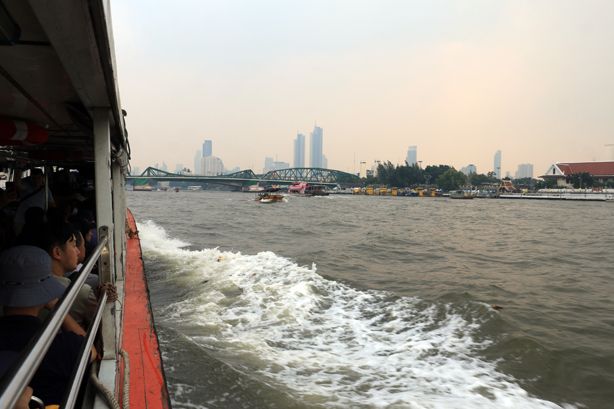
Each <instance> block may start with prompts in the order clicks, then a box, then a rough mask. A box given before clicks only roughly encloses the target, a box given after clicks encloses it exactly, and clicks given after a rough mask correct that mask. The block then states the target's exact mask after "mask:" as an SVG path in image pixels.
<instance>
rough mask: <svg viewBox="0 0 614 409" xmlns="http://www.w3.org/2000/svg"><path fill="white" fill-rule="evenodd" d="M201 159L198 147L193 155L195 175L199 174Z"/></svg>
mask: <svg viewBox="0 0 614 409" xmlns="http://www.w3.org/2000/svg"><path fill="white" fill-rule="evenodd" d="M202 160H203V155H202V152H201V150H200V149H199V150H197V151H196V154H195V155H194V174H195V175H200V172H201V169H200V166H201V163H202Z"/></svg>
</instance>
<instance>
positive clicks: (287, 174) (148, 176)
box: [127, 167, 359, 187]
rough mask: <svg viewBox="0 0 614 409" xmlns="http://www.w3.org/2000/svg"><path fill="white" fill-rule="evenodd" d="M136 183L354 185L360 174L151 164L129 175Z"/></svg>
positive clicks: (307, 169)
mask: <svg viewBox="0 0 614 409" xmlns="http://www.w3.org/2000/svg"><path fill="white" fill-rule="evenodd" d="M127 179H128V180H129V181H132V182H133V183H135V184H137V183H140V184H143V183H149V184H151V183H152V182H166V181H168V182H189V183H215V184H221V185H228V186H233V187H242V186H246V185H253V184H256V183H262V184H276V185H290V184H291V183H293V182H307V183H311V184H314V185H322V186H329V187H334V186H337V185H351V184H355V183H357V182H358V181H359V178H358V176H356V175H352V174H351V173H347V172H342V171H339V170H333V169H323V168H289V169H278V170H272V171H270V172H267V173H265V174H263V175H258V174H256V173H254V171H252V170H251V169H246V170H241V171H239V172H235V173H230V174H227V175H218V176H200V175H191V174H180V173H172V172H167V171H165V170H161V169H156V168H152V167H148V168H147V169H145V170H144V171H143V173H141V174H140V175H138V176H135V175H132V176H128V177H127Z"/></svg>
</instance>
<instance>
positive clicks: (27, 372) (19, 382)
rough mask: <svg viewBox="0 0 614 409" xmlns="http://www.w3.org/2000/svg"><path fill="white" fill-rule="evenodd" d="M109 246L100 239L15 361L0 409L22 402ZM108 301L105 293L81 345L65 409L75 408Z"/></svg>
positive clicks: (0, 388) (0, 389)
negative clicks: (92, 272) (24, 394)
mask: <svg viewBox="0 0 614 409" xmlns="http://www.w3.org/2000/svg"><path fill="white" fill-rule="evenodd" d="M107 243H108V239H107V238H106V237H101V238H100V241H99V243H98V246H96V248H95V249H94V251H93V252H92V254H91V256H90V257H89V259H88V261H87V262H86V263H85V265H84V266H83V268H82V269H81V272H80V273H79V275H78V277H77V278H76V279H75V280H74V281H73V282H72V283H71V285H70V286H69V287H68V288H67V290H66V292H65V293H64V295H63V296H62V298H61V299H60V301H59V302H58V303H57V305H56V307H55V308H54V309H53V311H51V313H50V314H49V316H48V317H47V319H46V320H45V322H44V323H43V326H42V328H41V329H40V330H39V332H38V333H37V334H36V335H34V336H33V338H32V340H31V341H30V343H29V344H28V345H27V346H26V348H25V349H24V351H22V353H21V355H20V356H19V359H18V360H17V362H15V363H14V364H13V365H12V367H11V369H10V370H9V371H8V372H7V373H5V376H4V378H3V380H2V382H0V408H12V407H14V406H15V404H16V403H17V401H18V400H19V397H20V396H21V394H22V392H23V390H24V388H25V386H26V385H28V384H29V382H30V380H31V379H32V377H33V376H34V374H35V373H36V370H37V369H38V367H39V365H40V364H41V362H42V361H43V359H44V357H45V354H46V353H47V351H48V350H49V348H50V347H51V344H52V342H53V340H54V339H55V335H56V334H57V332H58V330H59V329H60V327H61V325H62V322H63V321H64V318H65V317H66V315H67V314H68V312H69V311H70V308H71V306H72V304H73V302H74V301H75V299H76V298H77V296H78V294H79V291H80V290H81V287H83V285H84V284H85V281H86V279H87V276H88V275H89V273H90V272H91V271H92V270H93V268H94V266H95V265H96V262H97V261H98V259H99V258H100V255H101V254H103V253H106V252H108V248H107ZM106 300H107V295H106V293H104V294H103V296H102V298H101V299H100V300H99V305H98V309H97V311H96V315H95V317H94V319H93V320H92V323H91V324H90V327H89V329H88V332H87V335H86V340H85V342H84V343H83V345H82V348H81V358H80V359H79V362H78V365H77V366H76V367H75V370H74V372H73V377H72V380H71V385H70V386H69V388H67V390H68V391H69V392H68V394H67V395H65V396H66V397H65V398H64V403H63V404H62V405H61V407H62V408H68V409H69V408H72V407H74V404H75V401H76V399H77V394H78V391H79V388H80V386H81V381H82V380H83V373H84V371H85V368H86V367H87V364H88V363H89V358H90V354H91V352H90V350H91V347H92V344H93V342H94V338H95V336H96V333H97V332H98V327H99V326H100V322H101V318H102V314H103V312H104V306H105V303H106ZM34 395H36V391H34Z"/></svg>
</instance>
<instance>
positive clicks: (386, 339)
mask: <svg viewBox="0 0 614 409" xmlns="http://www.w3.org/2000/svg"><path fill="white" fill-rule="evenodd" d="M140 231H141V243H142V246H143V250H144V255H145V258H146V259H147V258H148V257H153V258H159V257H162V258H164V259H165V260H167V261H170V262H172V263H174V264H173V265H175V266H176V268H174V269H173V270H174V271H172V272H170V274H175V275H185V276H189V278H186V280H187V281H185V282H188V281H189V282H190V283H192V284H190V285H193V283H195V282H200V283H204V284H203V285H202V288H201V290H200V291H197V292H196V293H195V295H194V296H190V297H188V298H186V299H183V300H177V302H175V303H174V304H172V305H171V306H169V307H168V308H167V310H166V311H164V316H165V317H166V318H167V320H169V321H170V320H172V321H173V323H174V325H179V326H180V325H181V323H185V324H189V325H190V326H191V327H193V326H194V325H199V327H200V331H199V333H200V335H198V336H196V337H194V338H193V339H194V340H195V341H196V342H198V343H199V344H201V345H203V346H206V347H208V348H210V349H211V350H212V353H213V354H215V355H216V356H217V357H218V358H219V359H222V360H224V361H225V362H227V363H229V364H230V365H232V366H234V367H236V368H240V369H241V370H242V371H247V372H251V373H254V374H258V376H259V377H262V378H263V379H265V380H266V381H267V382H269V383H271V382H272V383H274V384H277V385H280V386H283V387H284V388H288V389H291V390H292V391H294V393H295V394H296V395H300V398H301V400H303V401H305V402H312V403H321V404H324V405H325V406H329V407H357V406H367V407H411V408H464V407H467V408H520V407H522V408H558V407H559V406H558V405H556V404H554V403H552V402H548V401H545V400H541V399H538V398H535V397H531V396H529V395H528V393H527V392H526V391H525V390H523V389H522V388H521V387H520V386H519V385H518V384H517V383H516V382H515V381H514V379H512V378H511V377H509V376H507V375H504V374H502V373H500V372H498V371H497V369H496V366H495V364H494V363H492V362H487V361H484V360H483V359H480V358H479V357H478V354H477V352H478V351H479V350H480V349H482V348H484V346H485V345H486V343H485V342H478V341H477V340H476V339H475V338H474V335H473V334H474V333H475V331H476V329H477V328H478V326H479V325H480V324H479V320H477V319H476V320H472V321H468V320H467V319H465V318H463V317H461V316H460V315H458V314H455V313H454V312H453V311H451V309H450V307H449V306H446V305H435V304H432V305H426V306H425V303H424V302H421V301H420V300H418V299H415V298H397V297H392V296H391V295H390V294H387V293H385V292H382V291H363V290H357V289H354V288H352V287H349V286H347V285H344V284H341V283H338V282H335V281H330V280H326V279H324V278H322V277H321V276H320V275H318V274H317V273H316V269H315V266H312V267H304V266H298V265H297V264H295V263H294V262H292V261H290V260H288V259H285V258H283V257H280V256H277V255H275V254H273V253H271V252H263V253H259V254H256V255H242V254H240V253H231V252H221V251H218V250H217V249H206V250H201V251H189V250H186V249H183V247H185V245H186V243H184V242H181V241H178V240H172V239H169V238H168V237H167V235H166V232H165V231H164V230H163V229H162V228H161V227H159V226H157V225H155V224H154V223H152V222H145V223H144V224H142V225H140ZM178 280H181V278H178ZM205 281H206V282H205Z"/></svg>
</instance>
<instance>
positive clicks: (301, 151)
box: [294, 133, 305, 168]
mask: <svg viewBox="0 0 614 409" xmlns="http://www.w3.org/2000/svg"><path fill="white" fill-rule="evenodd" d="M294 167H295V168H304V167H305V135H303V134H302V133H298V134H296V139H295V140H294Z"/></svg>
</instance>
